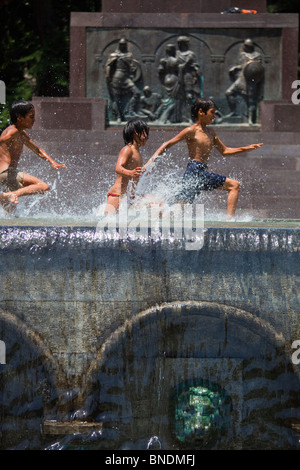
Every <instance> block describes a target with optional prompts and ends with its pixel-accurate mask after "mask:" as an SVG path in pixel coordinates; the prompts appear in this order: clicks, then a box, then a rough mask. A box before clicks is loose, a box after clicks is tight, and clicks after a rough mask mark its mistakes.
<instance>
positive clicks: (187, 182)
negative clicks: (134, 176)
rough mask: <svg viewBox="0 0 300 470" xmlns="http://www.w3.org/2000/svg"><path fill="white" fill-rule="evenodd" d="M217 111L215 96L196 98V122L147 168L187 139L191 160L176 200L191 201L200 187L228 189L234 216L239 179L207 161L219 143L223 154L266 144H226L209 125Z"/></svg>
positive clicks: (229, 211) (229, 207)
mask: <svg viewBox="0 0 300 470" xmlns="http://www.w3.org/2000/svg"><path fill="white" fill-rule="evenodd" d="M215 111H216V108H215V104H214V102H213V101H212V100H205V99H202V98H199V99H197V100H196V101H195V102H194V104H193V105H192V108H191V116H192V119H193V121H194V122H195V124H192V125H191V126H189V127H186V128H185V129H183V130H182V131H181V132H179V134H177V135H176V136H175V137H173V139H171V140H169V141H168V142H165V143H163V144H162V145H161V146H160V147H159V148H158V149H157V151H156V152H155V153H154V154H153V156H152V157H151V158H150V160H148V162H147V163H146V165H145V167H144V168H146V167H147V166H148V165H150V164H151V163H152V162H154V161H155V160H156V159H157V157H158V156H159V155H161V154H162V153H163V152H165V151H166V150H167V149H168V148H170V147H172V146H173V145H175V144H177V143H178V142H181V141H184V140H185V141H186V143H187V147H188V152H189V157H190V159H191V161H190V162H189V163H188V166H187V169H186V171H185V173H184V175H183V181H182V192H181V193H180V194H179V195H177V200H180V201H182V202H190V203H191V202H193V200H194V199H195V197H196V196H197V195H198V194H199V193H200V191H211V190H213V189H219V190H225V191H228V198H227V214H228V217H229V218H232V217H234V215H235V211H236V206H237V201H238V197H239V192H240V183H239V182H238V181H236V180H233V179H231V178H227V177H226V176H221V175H218V174H216V173H211V172H209V171H208V167H207V163H208V160H209V157H210V154H211V152H212V149H213V147H216V149H217V150H218V151H219V152H220V153H221V154H222V155H223V156H228V155H236V154H238V153H242V152H250V151H251V150H255V149H257V148H259V147H261V146H262V145H263V144H262V143H261V144H252V145H248V146H246V147H237V148H231V147H226V145H225V144H223V142H221V140H220V139H219V137H217V135H216V134H215V132H214V130H213V129H209V128H207V126H208V125H209V124H211V123H212V122H213V120H214V119H215Z"/></svg>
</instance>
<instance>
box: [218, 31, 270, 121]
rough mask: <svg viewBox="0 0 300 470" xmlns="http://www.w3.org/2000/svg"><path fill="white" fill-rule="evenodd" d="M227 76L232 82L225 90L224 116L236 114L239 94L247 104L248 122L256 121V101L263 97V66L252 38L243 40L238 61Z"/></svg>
mask: <svg viewBox="0 0 300 470" xmlns="http://www.w3.org/2000/svg"><path fill="white" fill-rule="evenodd" d="M229 76H230V78H231V80H232V81H233V83H232V85H231V86H230V87H229V88H228V89H227V90H226V92H225V94H226V98H227V102H228V106H229V109H230V113H229V114H228V115H227V116H225V118H228V117H231V116H236V115H237V114H238V113H237V99H238V95H240V96H241V97H242V98H243V100H244V102H245V103H246V106H247V112H248V122H249V124H254V123H256V120H257V107H258V103H259V101H260V100H262V98H263V82H264V67H263V65H262V56H261V54H260V53H259V52H256V51H255V48H254V44H253V41H252V39H246V40H245V41H244V44H243V50H242V52H241V54H240V58H239V63H238V65H235V66H234V67H232V68H231V69H230V70H229Z"/></svg>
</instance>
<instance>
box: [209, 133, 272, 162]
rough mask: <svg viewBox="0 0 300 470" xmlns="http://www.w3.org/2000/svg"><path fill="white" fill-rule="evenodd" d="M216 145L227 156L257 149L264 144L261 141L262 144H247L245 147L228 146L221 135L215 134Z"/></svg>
mask: <svg viewBox="0 0 300 470" xmlns="http://www.w3.org/2000/svg"><path fill="white" fill-rule="evenodd" d="M214 145H215V147H216V148H217V150H218V151H219V152H220V153H221V154H222V155H223V156H224V157H226V156H229V155H237V154H238V153H243V152H251V151H252V150H256V149H258V148H259V147H261V146H262V145H264V144H262V143H260V144H251V145H246V146H245V147H226V145H225V144H223V142H222V141H221V140H220V139H219V137H217V136H215V138H214Z"/></svg>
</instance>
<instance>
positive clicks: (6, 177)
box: [0, 167, 24, 192]
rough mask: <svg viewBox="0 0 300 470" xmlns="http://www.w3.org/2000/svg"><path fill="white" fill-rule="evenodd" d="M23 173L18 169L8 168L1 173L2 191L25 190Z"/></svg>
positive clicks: (0, 184)
mask: <svg viewBox="0 0 300 470" xmlns="http://www.w3.org/2000/svg"><path fill="white" fill-rule="evenodd" d="M23 178H24V173H23V171H18V170H17V169H16V168H12V167H10V168H7V169H6V170H4V171H2V173H0V188H1V191H3V192H7V191H16V190H17V189H20V188H23V186H24V184H23Z"/></svg>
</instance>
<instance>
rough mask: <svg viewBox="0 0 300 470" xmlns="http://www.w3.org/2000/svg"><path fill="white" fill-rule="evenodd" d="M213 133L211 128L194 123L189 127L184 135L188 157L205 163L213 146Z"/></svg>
mask: <svg viewBox="0 0 300 470" xmlns="http://www.w3.org/2000/svg"><path fill="white" fill-rule="evenodd" d="M214 139H215V134H214V132H213V131H212V130H210V129H208V128H205V130H204V129H202V128H200V127H199V126H197V125H196V124H194V125H193V126H191V127H190V128H189V132H188V133H187V135H186V143H187V147H188V152H189V157H190V158H191V159H192V160H198V161H200V162H202V163H205V164H207V162H208V160H209V156H210V154H211V151H212V149H213V146H214Z"/></svg>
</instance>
